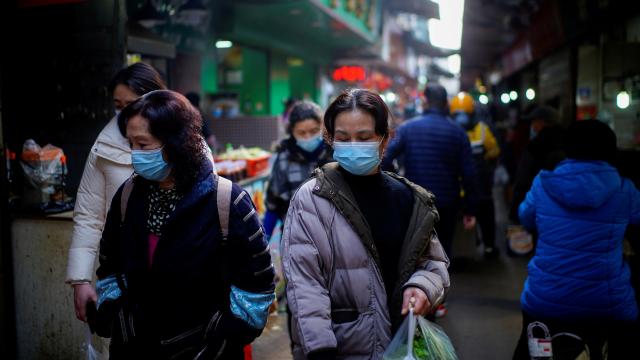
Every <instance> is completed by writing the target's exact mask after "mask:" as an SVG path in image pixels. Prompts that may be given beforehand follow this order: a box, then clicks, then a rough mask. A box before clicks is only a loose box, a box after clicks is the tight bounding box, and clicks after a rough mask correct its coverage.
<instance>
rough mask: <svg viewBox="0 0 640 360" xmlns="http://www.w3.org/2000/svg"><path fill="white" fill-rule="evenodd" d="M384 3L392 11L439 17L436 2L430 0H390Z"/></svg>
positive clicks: (433, 17) (429, 17)
mask: <svg viewBox="0 0 640 360" xmlns="http://www.w3.org/2000/svg"><path fill="white" fill-rule="evenodd" d="M386 3H387V8H388V9H389V10H391V11H392V12H396V13H409V14H416V15H418V16H421V17H424V18H428V19H439V18H440V8H439V6H438V4H436V3H435V2H433V1H430V0H392V1H387V2H386Z"/></svg>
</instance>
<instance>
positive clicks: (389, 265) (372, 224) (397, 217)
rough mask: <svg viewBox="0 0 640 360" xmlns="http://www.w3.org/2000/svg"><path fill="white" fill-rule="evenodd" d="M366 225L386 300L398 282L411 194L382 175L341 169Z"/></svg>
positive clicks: (401, 185) (411, 205)
mask: <svg viewBox="0 0 640 360" xmlns="http://www.w3.org/2000/svg"><path fill="white" fill-rule="evenodd" d="M340 171H341V173H342V174H343V176H344V179H345V180H346V182H347V184H348V185H349V187H350V188H351V192H352V193H353V195H354V196H355V198H356V202H357V203H358V207H359V208H360V211H361V212H362V214H363V215H364V218H365V219H366V220H367V223H368V224H369V228H370V229H371V234H372V236H373V241H374V243H375V246H376V249H377V250H378V255H379V256H380V265H381V267H382V268H381V269H380V271H382V277H383V280H384V285H385V288H386V290H387V301H388V302H390V301H391V293H392V292H393V288H394V287H395V285H396V282H397V281H398V261H399V260H400V252H401V251H402V245H403V243H404V238H405V235H406V233H407V228H408V227H409V221H410V220H411V214H412V212H413V202H414V198H413V191H412V190H411V189H410V188H409V187H408V186H406V185H405V184H403V183H401V182H400V181H398V180H396V179H394V178H392V177H391V176H389V175H386V174H384V173H381V172H380V173H377V174H374V175H368V176H357V175H353V174H351V173H349V172H348V171H346V170H344V169H343V168H340Z"/></svg>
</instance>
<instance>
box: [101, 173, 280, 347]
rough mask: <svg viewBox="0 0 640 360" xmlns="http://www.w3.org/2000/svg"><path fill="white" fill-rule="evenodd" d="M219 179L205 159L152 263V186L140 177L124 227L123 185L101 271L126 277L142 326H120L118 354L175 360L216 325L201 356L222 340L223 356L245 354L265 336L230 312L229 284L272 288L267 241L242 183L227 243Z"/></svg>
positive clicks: (234, 197) (115, 334) (107, 233)
mask: <svg viewBox="0 0 640 360" xmlns="http://www.w3.org/2000/svg"><path fill="white" fill-rule="evenodd" d="M214 176H215V175H213V173H212V167H211V164H210V163H209V162H204V163H203V165H202V169H201V172H200V175H199V177H198V180H197V182H196V184H195V185H194V186H193V187H192V189H191V190H190V191H189V192H188V193H186V194H184V196H183V197H182V199H181V200H180V201H179V202H178V204H177V206H176V209H175V211H174V213H173V214H172V215H171V217H170V218H169V219H168V220H167V222H166V223H165V224H164V225H163V228H162V236H161V238H160V240H159V242H158V245H157V248H156V251H155V253H154V257H153V264H152V266H151V267H149V264H148V260H147V259H148V235H149V232H148V230H147V228H146V224H147V217H148V216H149V214H148V213H147V208H148V207H147V197H148V196H147V192H148V189H149V187H150V186H149V185H150V183H149V182H148V181H147V180H145V179H143V178H142V177H137V178H136V181H135V185H134V187H133V190H132V192H131V195H130V197H129V201H128V205H127V212H126V218H125V220H124V223H122V224H121V222H120V217H121V215H120V200H121V192H122V188H121V189H120V190H118V192H117V193H116V195H115V197H114V199H113V202H112V205H111V210H110V211H109V214H108V216H107V222H106V225H105V229H104V232H103V237H102V241H101V247H100V267H99V268H98V271H97V272H98V278H99V279H104V278H105V277H107V276H110V275H114V274H124V276H125V278H126V285H127V287H126V291H124V293H125V295H126V297H127V303H128V304H129V305H130V306H131V307H132V308H134V309H135V310H133V311H132V312H133V317H132V319H131V320H130V321H131V322H132V323H133V324H131V327H132V328H135V330H129V331H128V332H130V333H128V334H120V333H119V329H117V328H114V330H113V335H112V337H113V339H112V357H113V355H114V352H115V353H119V354H121V356H122V357H125V358H126V357H131V356H133V355H135V356H138V355H139V353H138V352H137V351H139V349H140V348H145V349H146V355H145V356H149V354H153V356H157V357H156V358H164V357H169V356H170V355H171V351H173V350H175V349H178V350H179V351H181V350H185V349H187V348H188V347H189V346H191V345H193V344H194V342H195V343H197V342H198V341H199V340H200V339H201V338H202V337H203V336H204V332H205V329H209V331H208V335H207V336H208V338H207V340H206V342H208V343H209V344H210V345H211V349H210V350H211V351H208V352H207V354H206V355H205V356H203V357H201V358H204V359H208V358H212V357H214V355H215V353H217V351H218V350H219V349H220V348H221V346H222V343H223V342H225V349H224V353H225V354H226V356H225V357H224V358H236V357H239V358H242V357H241V353H242V345H243V344H244V343H247V342H250V341H251V340H253V338H255V337H256V336H258V335H259V334H260V333H261V331H262V329H255V328H253V327H250V326H249V325H248V324H247V323H245V322H244V321H243V320H241V319H239V318H237V317H235V316H234V315H233V314H232V313H231V311H230V287H231V286H232V285H233V286H235V287H237V288H239V289H242V290H244V291H247V292H251V293H269V292H273V290H274V284H273V278H274V272H273V266H272V264H271V257H270V255H269V251H268V249H267V246H268V245H267V243H266V241H265V240H264V238H263V235H262V228H261V226H260V222H259V220H258V217H257V215H256V213H255V208H254V205H253V203H252V202H251V198H250V196H249V195H248V194H247V193H246V192H245V191H243V190H242V189H241V188H240V187H238V186H237V185H233V189H232V196H231V199H232V201H231V209H230V215H229V219H230V220H229V236H228V239H227V240H226V241H223V239H222V233H221V226H220V222H219V220H218V209H217V201H216V192H217V189H216V186H217V185H216V184H217V183H216V181H215V179H214ZM219 315H222V316H221V317H220V318H218V317H217V316H219ZM210 321H211V322H210ZM214 323H215V324H214ZM132 333H135V338H136V339H137V340H136V341H137V343H132V344H124V343H123V337H124V338H125V340H126V339H127V338H129V340H130V338H131V335H133V334H132ZM195 338H198V339H195ZM176 339H177V340H176ZM161 344H162V345H161ZM200 349H202V347H200V348H198V349H197V351H199V350H200ZM193 350H194V349H191V351H193ZM211 352H213V354H212V353H211ZM186 355H189V351H187V352H186ZM190 356H191V357H190V358H194V357H195V354H191V355H190ZM148 358H150V357H148Z"/></svg>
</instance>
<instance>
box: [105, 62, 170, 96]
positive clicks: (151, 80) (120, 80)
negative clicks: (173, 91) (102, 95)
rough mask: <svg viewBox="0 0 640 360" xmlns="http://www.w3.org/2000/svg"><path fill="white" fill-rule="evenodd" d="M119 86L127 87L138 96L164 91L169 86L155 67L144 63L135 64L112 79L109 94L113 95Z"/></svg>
mask: <svg viewBox="0 0 640 360" xmlns="http://www.w3.org/2000/svg"><path fill="white" fill-rule="evenodd" d="M118 85H125V86H126V87H128V88H129V89H131V91H133V92H134V93H136V95H138V96H142V95H144V94H146V93H148V92H150V91H153V90H163V89H166V88H167V86H166V85H165V84H164V81H162V77H161V76H160V74H159V73H158V72H157V71H156V69H154V68H153V66H151V65H148V64H145V63H143V62H139V63H135V64H133V65H130V66H128V67H126V68H124V69H122V70H120V71H118V73H117V74H116V75H115V76H114V77H113V79H111V83H110V84H109V92H110V93H113V91H114V90H115V89H116V87H117V86H118Z"/></svg>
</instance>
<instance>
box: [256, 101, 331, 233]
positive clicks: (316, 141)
mask: <svg viewBox="0 0 640 360" xmlns="http://www.w3.org/2000/svg"><path fill="white" fill-rule="evenodd" d="M287 132H288V133H289V137H288V138H286V139H284V140H283V141H282V143H281V144H280V146H279V147H278V150H277V155H276V159H275V162H274V165H273V168H272V170H271V177H270V179H269V186H268V187H267V198H266V205H267V209H268V210H269V211H270V212H273V213H274V214H275V216H276V217H277V218H279V219H282V220H284V217H285V215H286V214H287V209H288V208H289V201H290V200H291V196H293V193H294V192H295V190H296V189H297V188H298V187H299V186H300V184H302V182H304V181H305V180H307V179H308V178H309V176H311V174H312V173H313V170H314V169H315V168H317V167H318V166H322V165H324V164H326V163H328V162H330V161H332V160H331V148H329V147H328V146H327V145H326V144H325V142H324V140H323V138H322V111H321V110H320V107H319V106H318V105H316V104H314V103H312V102H310V101H301V102H297V103H295V104H294V105H293V107H292V108H291V112H290V114H289V127H288V129H287ZM265 225H266V224H265ZM265 227H266V228H267V234H268V235H269V234H270V233H271V231H269V228H271V229H273V226H271V227H269V226H265Z"/></svg>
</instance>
